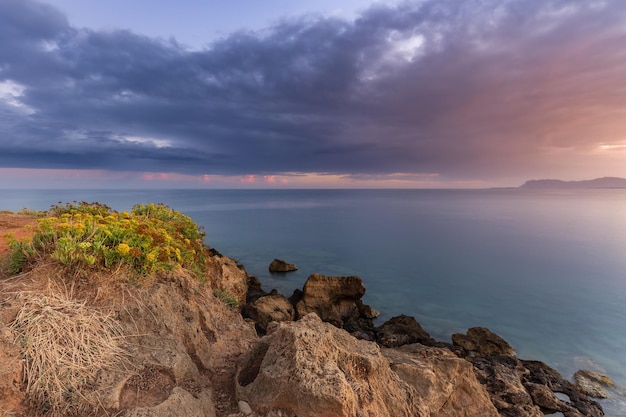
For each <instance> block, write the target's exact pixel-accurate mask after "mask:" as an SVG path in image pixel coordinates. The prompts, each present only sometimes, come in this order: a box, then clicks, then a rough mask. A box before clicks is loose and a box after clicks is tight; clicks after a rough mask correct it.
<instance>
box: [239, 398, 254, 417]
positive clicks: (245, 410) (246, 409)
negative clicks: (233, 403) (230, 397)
mask: <svg viewBox="0 0 626 417" xmlns="http://www.w3.org/2000/svg"><path fill="white" fill-rule="evenodd" d="M237 407H238V408H239V411H240V412H241V413H242V414H244V415H246V416H247V415H250V414H252V408H250V404H248V403H247V402H245V401H239V402H237Z"/></svg>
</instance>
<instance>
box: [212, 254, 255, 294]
mask: <svg viewBox="0 0 626 417" xmlns="http://www.w3.org/2000/svg"><path fill="white" fill-rule="evenodd" d="M210 261H211V272H210V274H209V279H210V285H211V287H212V288H213V289H216V290H219V291H223V292H224V293H226V294H228V295H231V296H233V297H235V298H236V299H237V301H238V302H239V305H240V306H243V305H245V304H246V298H247V293H248V273H247V272H246V270H245V268H243V267H241V266H240V265H237V263H236V261H235V260H234V259H231V258H227V257H225V256H212V257H211V258H210Z"/></svg>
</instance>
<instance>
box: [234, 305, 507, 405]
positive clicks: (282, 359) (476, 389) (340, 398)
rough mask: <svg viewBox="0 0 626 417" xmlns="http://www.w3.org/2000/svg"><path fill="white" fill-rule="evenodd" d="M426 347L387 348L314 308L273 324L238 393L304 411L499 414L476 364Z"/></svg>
mask: <svg viewBox="0 0 626 417" xmlns="http://www.w3.org/2000/svg"><path fill="white" fill-rule="evenodd" d="M423 348H424V349H428V348H425V347H423V346H415V345H414V346H413V347H412V348H407V349H405V350H403V351H399V350H398V351H395V350H384V351H382V352H381V350H380V348H379V347H378V345H377V344H375V343H372V342H367V341H363V340H358V339H356V338H354V337H352V336H350V335H349V334H348V333H347V332H345V331H343V330H340V329H337V328H335V327H334V326H332V325H330V324H328V323H324V322H322V321H321V320H320V318H319V317H318V316H317V315H316V314H309V315H307V316H305V317H304V318H303V319H301V320H300V321H298V322H290V323H280V324H275V325H272V328H271V329H270V332H269V335H268V336H266V337H264V338H262V339H260V340H259V342H258V343H257V345H256V347H255V348H254V349H253V351H252V353H251V354H249V355H248V356H247V358H246V360H245V361H243V362H242V365H241V367H240V370H239V372H238V376H237V394H238V397H239V399H240V400H244V401H246V402H247V403H249V404H250V406H251V407H252V410H254V411H255V412H258V413H264V412H269V411H271V410H282V411H285V412H287V413H288V414H290V415H297V416H298V417H313V416H315V417H330V416H333V417H343V416H346V417H348V416H354V417H356V416H377V417H385V416H389V417H391V416H393V417H402V416H406V417H409V416H411V417H413V416H420V417H428V416H433V417H435V416H437V417H439V416H441V417H443V416H470V415H481V416H486V417H491V416H493V417H495V416H497V414H496V411H495V408H494V407H493V405H492V404H491V402H490V401H489V398H488V395H487V393H486V391H485V390H484V388H483V387H482V386H481V385H480V384H479V383H478V381H477V380H476V377H475V376H474V374H473V372H472V370H471V365H470V364H469V363H467V362H466V361H464V360H462V359H459V358H457V357H455V356H454V355H452V354H450V353H444V352H443V351H442V350H439V349H436V348H432V349H430V350H429V352H430V357H428V358H425V357H424V356H423V355H422V349H423ZM472 396H474V397H475V398H473V399H472ZM478 398H480V401H478V400H477V399H478ZM470 402H471V403H472V404H469V403H470ZM463 406H466V407H469V408H467V411H465V410H464V409H463ZM455 407H458V408H455ZM474 411H475V412H476V413H475V414H471V413H473V412H474Z"/></svg>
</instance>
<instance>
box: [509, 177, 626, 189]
mask: <svg viewBox="0 0 626 417" xmlns="http://www.w3.org/2000/svg"><path fill="white" fill-rule="evenodd" d="M519 188H524V189H555V188H557V189H558V188H568V189H572V188H626V178H618V177H604V178H596V179H595V180H584V181H561V180H530V181H526V183H525V184H524V185H522V186H521V187H519Z"/></svg>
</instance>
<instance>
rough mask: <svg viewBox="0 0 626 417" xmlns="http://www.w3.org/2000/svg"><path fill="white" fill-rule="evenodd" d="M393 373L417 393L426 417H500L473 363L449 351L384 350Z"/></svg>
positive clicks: (416, 346) (413, 347)
mask: <svg viewBox="0 0 626 417" xmlns="http://www.w3.org/2000/svg"><path fill="white" fill-rule="evenodd" d="M382 353H383V355H384V356H385V358H387V360H388V361H389V363H390V365H391V369H392V370H393V371H394V372H395V373H396V374H397V375H398V376H399V377H400V378H401V379H402V380H403V381H404V382H406V383H407V384H408V385H409V386H411V387H412V388H414V389H415V391H416V393H417V396H418V398H420V399H421V401H422V404H423V407H424V408H425V409H426V414H425V415H429V416H432V417H444V416H445V417H450V416H459V417H461V416H468V417H470V416H481V417H497V416H498V411H497V410H496V408H495V407H494V405H493V404H492V402H491V400H490V399H489V394H488V393H487V391H486V390H485V387H484V386H482V385H481V384H480V383H479V382H478V380H477V379H476V376H475V375H474V370H473V368H472V365H471V363H469V362H468V361H466V360H464V359H460V358H458V357H457V356H456V355H454V354H453V353H452V352H450V351H449V350H448V349H445V348H437V347H428V346H424V345H422V344H419V343H416V344H410V345H404V346H402V347H400V348H398V349H383V350H382Z"/></svg>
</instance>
